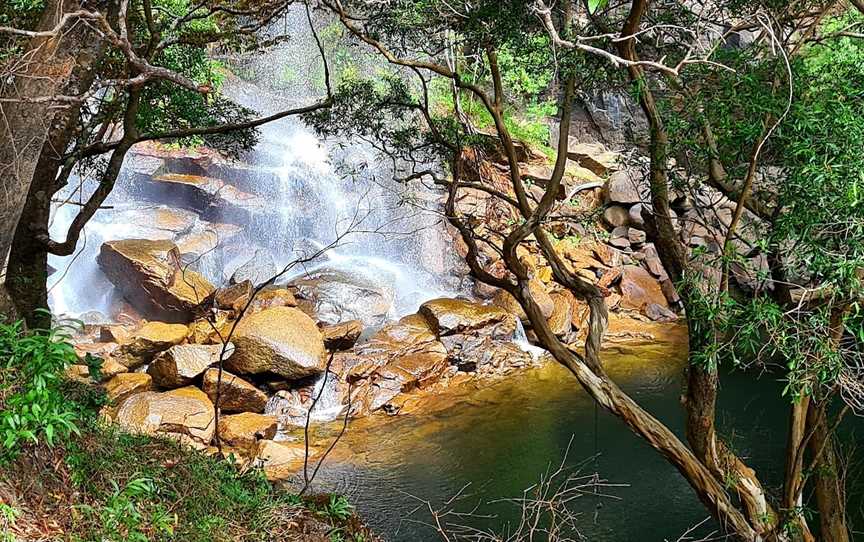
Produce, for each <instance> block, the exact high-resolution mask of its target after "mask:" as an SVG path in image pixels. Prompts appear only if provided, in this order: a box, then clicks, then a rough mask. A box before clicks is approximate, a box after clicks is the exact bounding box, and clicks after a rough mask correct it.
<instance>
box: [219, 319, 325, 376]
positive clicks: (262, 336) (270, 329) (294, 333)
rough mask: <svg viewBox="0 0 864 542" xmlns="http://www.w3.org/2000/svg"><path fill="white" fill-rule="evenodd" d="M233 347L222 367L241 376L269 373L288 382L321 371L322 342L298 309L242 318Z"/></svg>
mask: <svg viewBox="0 0 864 542" xmlns="http://www.w3.org/2000/svg"><path fill="white" fill-rule="evenodd" d="M232 341H233V342H234V345H235V347H236V349H235V352H234V354H233V355H232V356H231V358H230V359H228V360H227V362H226V364H225V367H226V368H228V369H229V370H230V371H232V372H235V373H240V374H258V373H264V372H272V373H276V374H278V375H281V376H284V377H285V378H289V379H297V378H303V377H306V376H311V375H314V374H318V373H320V372H321V371H323V370H324V366H325V350H324V339H323V337H322V336H321V332H320V331H319V330H318V327H317V326H316V325H315V322H314V321H313V320H312V319H311V318H309V317H308V316H307V315H305V314H303V312H301V311H300V310H298V309H295V308H291V307H273V308H269V309H264V310H263V311H261V312H258V313H255V314H252V315H248V316H246V317H244V318H243V319H242V320H241V321H240V323H239V324H238V325H237V328H236V329H235V331H234V335H233V337H232Z"/></svg>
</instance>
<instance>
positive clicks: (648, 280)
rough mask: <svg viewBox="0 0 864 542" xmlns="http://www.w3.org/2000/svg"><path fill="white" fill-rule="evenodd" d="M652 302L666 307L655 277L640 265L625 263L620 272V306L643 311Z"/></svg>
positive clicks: (664, 298)
mask: <svg viewBox="0 0 864 542" xmlns="http://www.w3.org/2000/svg"><path fill="white" fill-rule="evenodd" d="M652 303H653V304H656V305H659V306H661V307H664V308H668V305H667V304H666V297H665V296H664V295H663V291H662V290H661V289H660V284H659V283H658V282H657V279H655V278H654V277H652V276H651V274H650V273H648V271H646V270H645V269H643V268H642V267H639V266H635V265H625V266H624V267H623V268H622V274H621V307H622V308H625V309H632V310H637V311H644V310H645V308H646V306H647V305H650V304H652Z"/></svg>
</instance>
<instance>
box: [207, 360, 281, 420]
mask: <svg viewBox="0 0 864 542" xmlns="http://www.w3.org/2000/svg"><path fill="white" fill-rule="evenodd" d="M218 383H219V369H217V368H215V367H214V368H210V369H207V370H206V371H205V372H204V378H203V380H202V383H201V387H202V389H203V390H204V393H206V394H207V397H209V398H210V400H211V401H213V403H214V404H215V403H216V388H217V385H218ZM266 404H267V394H266V393H264V392H263V391H261V390H259V389H258V388H256V387H255V386H253V385H252V384H250V383H248V382H246V381H245V380H243V379H241V378H240V377H238V376H236V375H233V374H231V373H229V372H228V371H225V370H223V371H222V385H221V390H220V392H219V409H220V410H221V411H223V412H262V411H263V410H264V405H266Z"/></svg>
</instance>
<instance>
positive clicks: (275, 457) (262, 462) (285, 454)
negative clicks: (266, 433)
mask: <svg viewBox="0 0 864 542" xmlns="http://www.w3.org/2000/svg"><path fill="white" fill-rule="evenodd" d="M317 452H318V449H317V448H315V447H311V446H310V447H309V456H310V457H311V456H312V455H314V454H315V453H317ZM306 456H307V453H306V447H305V445H304V444H303V443H302V442H301V443H288V442H274V441H272V440H260V441H258V447H257V449H256V453H255V461H254V463H253V464H254V465H255V466H256V467H259V468H261V469H262V470H263V471H264V474H265V475H266V476H267V479H268V480H271V481H273V480H284V479H286V478H290V477H291V476H293V475H295V474H296V473H297V472H298V471H300V470H301V469H302V468H303V461H304V458H306Z"/></svg>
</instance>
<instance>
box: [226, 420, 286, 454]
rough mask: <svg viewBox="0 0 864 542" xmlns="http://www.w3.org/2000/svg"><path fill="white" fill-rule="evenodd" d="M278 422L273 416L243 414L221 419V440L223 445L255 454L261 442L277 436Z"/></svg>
mask: <svg viewBox="0 0 864 542" xmlns="http://www.w3.org/2000/svg"><path fill="white" fill-rule="evenodd" d="M276 429H277V421H276V418H274V417H273V416H265V415H263V414H255V413H253V412H243V413H241V414H233V415H231V416H220V417H219V439H220V440H221V441H222V444H223V445H228V446H230V447H232V448H237V449H240V450H243V451H245V452H247V453H249V452H253V451H254V447H255V443H256V442H258V441H259V440H264V439H267V440H269V439H272V438H273V437H275V436H276Z"/></svg>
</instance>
